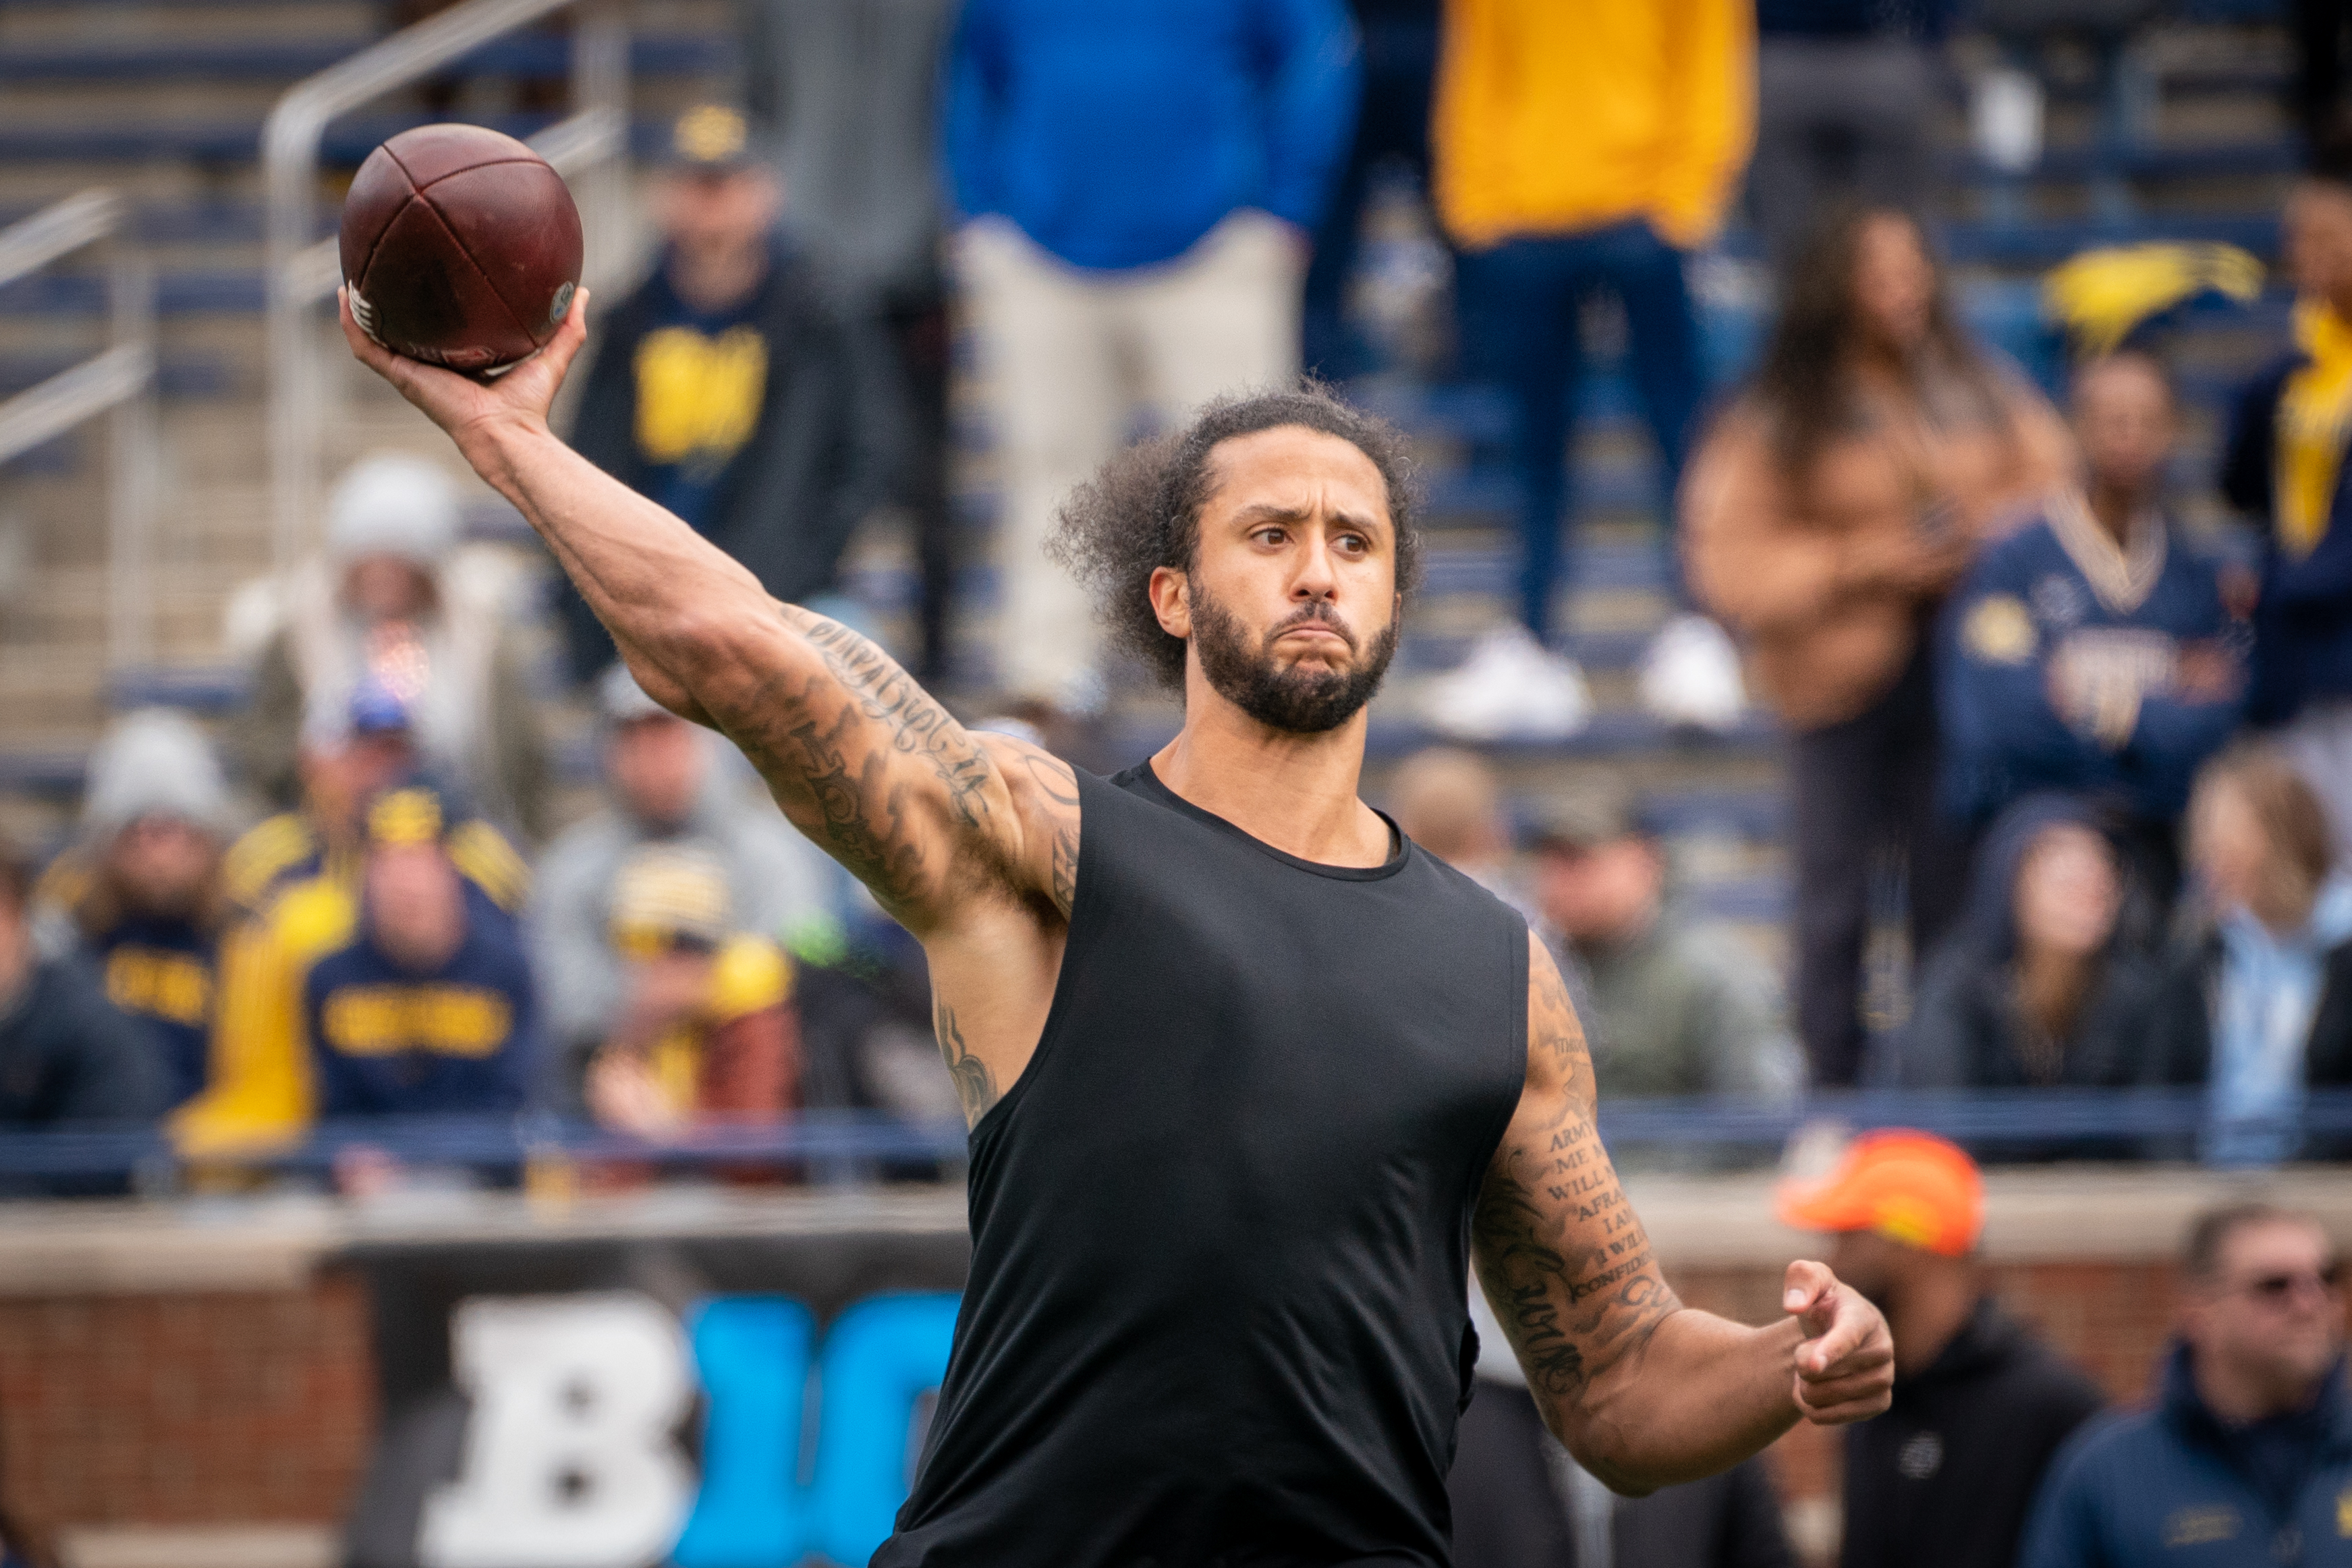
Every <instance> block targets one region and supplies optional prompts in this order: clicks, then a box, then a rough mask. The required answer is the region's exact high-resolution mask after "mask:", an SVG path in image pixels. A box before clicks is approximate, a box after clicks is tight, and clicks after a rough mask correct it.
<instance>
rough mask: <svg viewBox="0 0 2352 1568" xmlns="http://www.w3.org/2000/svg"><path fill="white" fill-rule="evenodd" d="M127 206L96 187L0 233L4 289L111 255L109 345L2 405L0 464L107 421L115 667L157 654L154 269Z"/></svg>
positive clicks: (109, 616)
mask: <svg viewBox="0 0 2352 1568" xmlns="http://www.w3.org/2000/svg"><path fill="white" fill-rule="evenodd" d="M128 220H129V209H128V208H127V207H126V206H125V205H124V204H123V202H122V200H121V198H120V197H119V196H117V195H115V194H114V193H113V192H112V191H110V190H108V189H106V188H104V187H103V186H93V187H91V188H90V189H89V190H86V191H82V192H80V193H79V194H77V195H70V196H68V197H66V198H65V199H64V200H63V201H60V202H58V203H56V204H54V205H50V206H47V207H44V208H43V209H41V210H40V211H39V212H37V213H35V214H34V215H33V216H30V217H27V218H26V219H24V220H23V221H22V222H19V223H16V224H15V225H12V226H9V227H8V228H5V229H0V290H5V289H8V288H9V287H10V286H11V285H13V284H17V283H20V282H22V281H23V280H25V279H28V278H31V277H33V276H34V275H35V274H37V273H39V272H40V271H42V270H43V269H44V268H47V267H49V266H50V265H51V264H52V263H55V262H58V261H61V260H63V259H64V258H67V257H68V256H71V255H74V254H75V253H77V252H79V251H81V250H84V249H86V248H89V247H93V246H97V247H103V248H104V250H105V252H106V286H105V287H106V299H107V307H108V310H109V313H110V317H111V321H110V324H109V332H108V336H109V337H110V339H111V340H112V341H111V342H110V344H109V345H108V347H107V348H106V349H105V350H104V351H102V352H101V353H97V354H95V355H92V356H91V357H90V358H89V359H86V360H83V361H82V362H80V363H79V364H75V365H71V366H69V367H68V368H66V369H64V370H60V371H58V372H57V373H56V374H53V375H50V376H48V377H47V378H46V379H44V380H43V381H41V382H39V383H38V384H35V385H32V386H28V387H26V389H25V390H24V391H22V392H19V393H17V394H16V395H15V396H14V397H11V398H9V399H8V400H7V401H6V402H5V403H0V465H5V464H6V463H8V462H10V461H12V460H13V459H15V458H21V457H23V456H25V455H26V453H29V452H32V451H34V450H35V449H37V448H38V447H42V446H44V445H46V444H47V443H48V442H50V441H53V440H55V439H57V438H58V437H60V436H63V435H65V434H66V433H67V432H68V431H69V430H72V429H74V428H75V427H76V426H79V425H80V424H81V423H83V422H84V421H85V420H89V419H93V418H96V417H97V416H100V415H101V414H104V415H107V416H110V423H111V426H112V427H111V428H110V431H109V432H108V443H109V450H108V454H107V458H108V470H109V471H108V476H107V531H108V537H107V605H106V654H107V663H108V665H109V667H110V668H113V669H117V670H121V669H124V668H129V667H131V666H132V665H134V664H142V663H144V662H146V661H147V659H148V658H149V656H150V655H151V654H152V651H153V636H154V616H153V609H154V599H153V594H152V574H151V572H150V561H151V559H152V547H153V542H154V529H155V518H156V500H157V496H158V491H159V483H160V481H159V479H158V477H157V476H158V467H157V464H158V458H157V450H158V447H157V440H158V437H157V434H156V430H157V416H156V408H155V274H154V271H153V269H152V268H151V267H149V265H148V264H147V261H146V259H145V258H144V257H142V255H141V254H140V252H139V251H138V249H137V248H136V247H133V246H132V245H131V244H129V243H128V239H129V236H128V235H127V234H126V233H125V232H124V231H125V228H126V226H127V224H128Z"/></svg>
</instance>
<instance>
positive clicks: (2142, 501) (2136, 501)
mask: <svg viewBox="0 0 2352 1568" xmlns="http://www.w3.org/2000/svg"><path fill="white" fill-rule="evenodd" d="M2086 499H2087V500H2088V501H2089V503H2090V508H2091V515H2092V516H2093V517H2095V518H2096V519H2097V520H2098V523H2099V526H2100V528H2102V529H2104V530H2105V531H2106V535H2107V537H2108V538H2109V539H2112V540H2114V541H2115V542H2116V545H2117V546H2118V547H2122V546H2126V545H2128V544H2130V543H2131V530H2132V520H2133V519H2134V518H2136V517H2137V516H2138V515H2139V514H2140V513H2141V512H2143V511H2146V510H2147V496H2145V495H2144V494H2142V493H2141V492H2140V491H2138V490H2137V489H2125V488H2124V487H2122V486H2120V485H2110V484H2103V483H2101V482H2100V481H2098V480H2096V479H2094V480H2092V481H2091V487H2090V489H2089V490H2088V492H2087V493H2086Z"/></svg>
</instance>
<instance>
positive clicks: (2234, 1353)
mask: <svg viewBox="0 0 2352 1568" xmlns="http://www.w3.org/2000/svg"><path fill="white" fill-rule="evenodd" d="M2181 1272H2182V1277H2183V1289H2184V1295H2183V1299H2182V1301H2181V1306H2180V1332H2179V1339H2178V1341H2177V1342H2175V1343H2174V1345H2173V1347H2172V1350H2171V1352H2170V1353H2169V1354H2168V1357H2167V1359H2166V1362H2165V1365H2164V1369H2163V1373H2162V1379H2161V1387H2160V1390H2159V1392H2158V1397H2157V1400H2156V1403H2155V1405H2153V1407H2151V1408H2148V1409H2145V1410H2140V1411H2136V1412H2133V1413H2130V1414H2127V1415H2116V1416H2111V1417H2109V1418H2107V1419H2105V1420H2102V1421H2099V1422H2095V1423H2094V1424H2093V1425H2091V1426H2088V1427H2086V1428H2084V1431H2083V1432H2082V1433H2080V1434H2079V1435H2078V1436H2076V1437H2075V1439H2074V1442H2073V1443H2072V1444H2071V1445H2070V1447H2069V1448H2068V1451H2067V1452H2066V1453H2064V1454H2063V1455H2061V1456H2060V1458H2059V1462H2058V1464H2057V1466H2056V1467H2055V1468H2054V1469H2053V1472H2052V1477H2051V1480H2050V1484H2049V1485H2048V1486H2047V1487H2045V1488H2044V1489H2043V1491H2042V1498H2041V1500H2040V1502H2039V1503H2038V1504H2037V1505H2036V1507H2035V1510H2034V1517H2033V1521H2032V1525H2031V1526H2030V1528H2029V1529H2028V1531H2027V1532H2026V1547H2025V1552H2024V1555H2023V1557H2022V1558H2021V1563H2023V1564H2024V1568H2092V1565H2097V1568H2136V1565H2137V1564H2140V1563H2151V1564H2153V1563H2164V1564H2167V1565H2168V1568H2169V1565H2179V1568H2191V1565H2199V1568H2201V1565H2204V1564H2237V1563H2245V1564H2249V1565H2252V1564H2255V1563H2261V1564H2264V1565H2274V1564H2303V1565H2305V1568H2328V1565H2332V1564H2343V1563H2352V1405H2348V1404H2347V1401H2346V1398H2345V1392H2344V1298H2343V1296H2342V1294H2341V1293H2340V1292H2339V1291H2338V1289H2337V1264H2336V1253H2335V1249H2334V1247H2333V1246H2332V1245H2331V1244H2330V1242H2329V1240H2328V1238H2327V1236H2326V1233H2325V1232H2323V1231H2322V1230H2321V1229H2320V1226H2319V1224H2318V1222H2317V1221H2316V1220H2314V1219H2313V1218H2311V1217H2310V1216H2309V1215H2301V1214H2296V1213H2294V1212H2292V1211H2290V1210H2286V1209H2280V1208H2273V1207H2272V1206H2271V1205H2267V1204H2240V1205H2232V1206H2231V1207H2228V1208H2222V1209H2217V1210H2214V1211H2212V1212H2211V1213H2209V1214H2206V1215H2201V1216H2200V1217H2199V1219H2198V1220H2197V1221H2196V1223H2195V1224H2194V1225H2193V1226H2191V1227H2190V1229H2189V1245H2188V1250H2187V1255H2186V1257H2185V1258H2183V1259H2182V1269H2181Z"/></svg>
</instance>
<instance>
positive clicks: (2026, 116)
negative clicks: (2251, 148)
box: [1969, 0, 2161, 228]
mask: <svg viewBox="0 0 2352 1568" xmlns="http://www.w3.org/2000/svg"><path fill="white" fill-rule="evenodd" d="M2160 8H2161V6H2160V5H2159V0H1975V4H1973V5H1970V6H1969V21H1970V22H1971V23H1973V24H1974V25H1975V26H1977V27H1978V28H1979V29H1980V30H1981V31H1982V32H1984V33H1986V34H1988V35H1990V37H1991V39H1992V41H1993V42H1994V43H1995V44H1996V45H1997V46H1998V47H1999V50H2000V61H2001V63H2000V65H1999V66H1997V67H1995V68H1992V69H1990V70H1988V71H1985V72H1983V73H1982V74H1981V75H1979V78H1978V79H1977V81H1976V83H1975V101H1974V102H1972V103H1971V105H1970V110H1971V121H1972V125H1971V130H1972V132H1974V137H1975V141H1976V147H1977V153H1978V156H1979V158H1981V159H1982V160H1984V161H1985V162H1986V163H1990V165H1992V166H1993V167H1994V168H1995V169H1997V170H1999V171H2000V172H2001V173H2002V174H2005V175H2007V176H2008V177H2007V178H2005V179H2000V180H1996V181H1995V182H1993V183H1992V184H1990V186H1989V187H1988V189H1987V190H1986V193H1985V202H1986V209H1987V213H1988V216H1990V217H1991V219H1992V220H1993V221H1994V222H1995V223H1997V224H2000V225H2002V226H2007V227H2011V228H2014V227H2017V226H2021V225H2022V224H2025V223H2028V222H2031V221H2032V219H2033V218H2034V217H2035V216H2038V215H2036V214H2035V213H2034V212H2033V211H2032V207H2031V205H2030V198H2029V194H2028V188H2027V182H2028V178H2029V177H2030V176H2031V175H2032V174H2033V173H2034V172H2035V171H2036V170H2037V169H2038V168H2039V167H2040V165H2041V163H2042V150H2043V147H2044V145H2045V143H2046V142H2047V140H2048V138H2047V135H2046V127H2047V123H2048V119H2049V114H2048V104H2049V101H2050V99H2051V97H2052V94H2051V91H2050V89H2051V88H2052V86H2053V85H2055V84H2056V83H2057V82H2058V81H2059V80H2061V79H2065V80H2066V81H2067V83H2068V85H2070V86H2072V85H2074V84H2078V83H2079V85H2080V87H2081V88H2082V89H2085V91H2084V96H2087V97H2088V98H2089V99H2090V100H2091V101H2092V103H2093V104H2094V105H2095V132H2094V133H2093V137H2092V141H2091V145H2092V147H2093V149H2094V150H2095V152H2096V153H2098V154H2099V155H2098V156H2097V157H2096V158H2095V159H2094V160H2093V162H2092V163H2091V166H2090V170H2089V174H2088V179H2087V181H2086V184H2088V185H2089V191H2088V193H2087V194H2088V195H2089V205H2090V210H2091V215H2092V216H2093V217H2095V219H2096V220H2098V222H2100V223H2101V224H2103V225H2105V226H2109V227H2111V228H2112V227H2120V226H2124V225H2126V224H2129V223H2130V222H2131V221H2132V219H2133V218H2134V216H2137V212H2138V210H2139V209H2138V204H2137V202H2136V201H2135V200H2134V198H2133V195H2132V188H2131V182H2130V181H2129V179H2128V178H2127V177H2126V174H2127V173H2128V170H2129V162H2130V155H2131V154H2133V153H2137V152H2139V151H2141V150H2142V149H2144V148H2146V147H2147V146H2148V145H2149V143H2150V142H2152V141H2153V140H2154V138H2155V134H2156V119H2157V110H2158V82H2157V79H2156V76H2155V73H2154V69H2153V68H2152V66H2151V64H2150V62H2149V61H2148V60H2147V59H2146V58H2144V57H2143V54H2142V51H2141V49H2140V47H2139V46H2140V35H2141V34H2142V32H2143V31H2144V29H2145V28H2146V27H2147V24H2148V23H2149V22H2151V21H2152V20H2154V19H2155V17H2156V16H2157V13H2158V10H2159V9H2160Z"/></svg>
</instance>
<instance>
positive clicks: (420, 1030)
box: [302, 783, 539, 1118]
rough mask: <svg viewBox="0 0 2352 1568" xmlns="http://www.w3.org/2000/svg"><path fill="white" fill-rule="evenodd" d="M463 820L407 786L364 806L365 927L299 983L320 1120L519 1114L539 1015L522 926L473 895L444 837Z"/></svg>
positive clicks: (419, 787)
mask: <svg viewBox="0 0 2352 1568" xmlns="http://www.w3.org/2000/svg"><path fill="white" fill-rule="evenodd" d="M456 822H457V814H455V813H453V812H450V811H448V810H447V809H446V806H445V805H444V803H443V801H442V798H441V796H440V795H438V794H437V793H436V791H435V790H434V789H433V788H431V787H430V786H429V785H426V784H415V783H412V784H403V785H401V786H400V787H398V788H395V789H393V790H390V791H387V792H386V793H385V794H383V795H381V796H379V797H378V798H377V800H376V801H375V802H374V804H373V805H371V806H370V807H369V809H368V815H367V834H368V849H367V860H366V865H365V868H364V870H363V873H362V878H363V882H362V892H361V908H360V920H359V929H358V931H356V933H355V934H354V935H353V936H352V940H351V941H350V942H347V943H346V944H344V945H343V946H342V947H341V948H340V949H338V950H336V951H335V952H331V953H329V954H328V955H327V956H326V957H324V958H321V959H320V960H319V961H318V962H317V963H315V964H313V965H312V966H311V968H310V975H309V978H308V979H307V980H306V981H305V983H304V984H303V988H302V1019H303V1026H304V1032H305V1033H306V1034H307V1035H308V1037H309V1039H310V1055H311V1061H312V1064H313V1067H314V1069H315V1073H316V1081H317V1085H318V1109H319V1114H320V1115H321V1116H323V1117H328V1118H334V1117H349V1116H383V1115H415V1114H428V1113H435V1112H460V1111H490V1112H499V1111H512V1110H519V1109H520V1107H521V1105H522V1102H523V1099H524V1095H525V1092H526V1089H528V1087H529V1085H530V1082H531V1079H532V1074H533V1073H534V1072H535V1071H536V1070H537V1068H538V1061H537V1058H538V1045H539V1018H538V1005H537V1000H536V998H535V996H534V994H533V993H532V989H531V981H530V968H529V966H528V964H527V963H526V962H525V960H524V957H523V945H522V940H521V937H520V931H519V930H518V928H517V927H516V925H515V924H514V922H513V921H512V920H511V919H510V918H509V917H507V916H505V915H504V914H503V913H501V912H500V911H499V910H498V908H497V906H496V905H494V904H492V903H491V902H490V901H489V900H488V899H486V898H480V897H477V896H474V895H471V894H469V893H468V892H467V884H466V881H465V879H464V878H462V877H461V876H460V875H459V874H458V871H457V866H456V865H455V864H454V863H453V862H452V861H451V860H450V858H449V855H448V851H447V849H446V847H445V846H444V843H443V838H444V835H445V833H446V830H447V828H448V827H449V826H454V825H455V823H456Z"/></svg>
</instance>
